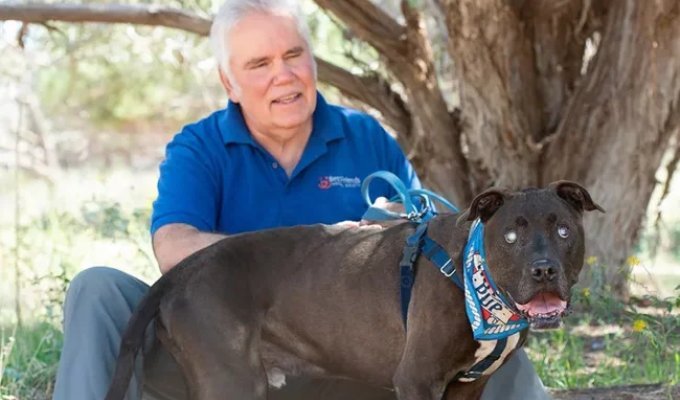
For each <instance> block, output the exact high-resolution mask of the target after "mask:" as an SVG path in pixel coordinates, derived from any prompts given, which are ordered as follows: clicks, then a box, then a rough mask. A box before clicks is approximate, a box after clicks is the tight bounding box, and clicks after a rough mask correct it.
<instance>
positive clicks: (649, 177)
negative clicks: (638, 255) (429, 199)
mask: <svg viewBox="0 0 680 400" xmlns="http://www.w3.org/2000/svg"><path fill="white" fill-rule="evenodd" d="M315 1H316V3H317V4H318V5H319V6H320V7H321V8H323V9H325V10H327V11H328V12H330V13H333V14H334V15H335V16H336V17H337V19H339V20H341V21H342V22H343V23H344V24H346V26H347V29H349V30H351V31H352V32H353V34H354V35H355V36H357V37H359V38H360V39H362V40H364V41H366V42H367V43H369V44H370V45H372V46H373V47H375V48H376V49H377V50H378V52H379V53H380V54H381V57H382V58H383V62H384V65H385V67H386V69H387V71H388V72H389V76H377V75H371V76H356V75H353V74H351V73H349V72H348V71H345V70H342V69H340V68H338V67H337V66H333V65H331V64H329V63H327V62H325V61H323V60H318V64H319V78H320V79H321V80H323V81H325V82H327V83H330V84H331V85H335V86H336V87H338V88H339V89H340V90H341V91H342V93H344V94H345V95H347V96H350V97H352V98H353V99H355V100H358V101H361V102H363V103H365V104H367V105H369V106H371V107H373V108H375V109H376V110H377V111H379V112H380V113H381V114H382V116H383V119H384V121H385V122H386V123H388V124H390V125H391V126H392V127H393V128H395V130H396V131H397V132H398V134H399V140H400V143H402V145H403V146H404V148H405V150H406V152H407V154H408V155H409V156H410V157H411V159H412V160H413V161H414V165H415V166H416V169H417V170H418V172H419V174H420V175H421V177H423V178H424V181H425V182H426V184H428V185H429V186H431V187H432V188H434V189H436V190H438V191H440V192H441V193H443V194H444V195H445V196H446V197H448V198H450V199H451V200H453V201H454V202H455V203H457V204H458V205H459V206H462V207H464V206H465V205H466V204H468V202H469V201H470V200H471V198H472V196H473V195H474V194H475V193H478V192H480V191H481V190H483V189H485V188H486V187H488V186H491V185H496V186H506V187H510V188H518V187H524V186H542V185H545V184H547V183H548V182H550V181H553V180H557V179H572V180H575V181H578V182H580V183H582V184H583V185H585V186H586V187H587V188H588V189H589V190H590V191H591V193H592V195H593V197H594V199H595V200H596V201H597V202H598V203H600V204H601V205H602V206H603V207H604V208H605V209H606V210H607V213H606V214H604V215H596V214H590V215H588V216H587V217H586V229H587V235H588V241H587V243H588V248H587V254H588V255H589V256H590V255H594V256H597V258H598V260H599V262H598V265H600V266H601V268H602V269H601V271H604V274H603V275H604V276H605V281H606V285H607V286H608V287H610V288H611V289H612V290H613V291H614V292H615V293H617V294H619V295H620V296H622V297H625V296H626V294H627V285H626V278H627V276H628V267H627V266H625V265H624V260H625V259H626V257H627V256H628V255H629V254H630V252H631V250H632V247H633V244H634V243H635V241H636V240H637V237H638V234H639V231H640V228H641V226H642V222H643V218H644V216H645V211H646V207H647V205H648V203H649V200H650V197H651V193H652V190H653V189H654V186H655V184H656V180H655V177H654V176H655V172H656V170H657V169H658V168H659V167H660V166H661V165H660V164H661V160H662V157H663V155H664V152H665V151H666V149H668V148H669V142H670V141H671V140H672V139H674V140H675V143H677V142H678V141H680V137H679V136H680V133H678V125H679V123H680V121H679V120H680V72H678V71H680V57H679V55H680V1H678V0H655V1H640V0H562V1H517V0H434V1H433V3H434V4H435V5H436V8H438V9H439V11H440V12H441V14H442V15H443V16H444V18H443V20H444V21H445V24H446V31H447V33H448V38H447V39H446V40H448V45H447V48H448V53H449V56H450V58H451V59H452V60H453V64H454V73H453V76H451V77H450V78H451V79H452V80H455V81H456V82H457V86H458V87H459V88H460V93H459V95H460V110H452V109H450V107H448V106H447V104H446V102H445V101H444V98H445V96H444V95H443V93H442V91H441V87H442V86H440V85H439V82H438V80H437V74H436V72H437V71H436V68H435V65H436V63H435V61H434V58H435V57H434V55H433V51H432V49H431V39H430V36H429V34H428V32H427V29H426V25H427V24H426V22H427V20H428V19H427V15H425V14H424V12H423V10H424V8H419V7H416V6H414V4H417V3H418V2H414V1H407V0H401V1H400V4H401V12H402V15H403V23H402V22H401V21H398V20H397V19H394V18H392V17H391V16H390V15H389V14H388V13H386V12H385V11H384V10H382V9H380V7H378V6H376V5H375V3H373V2H371V1H369V0H345V1H331V0H315ZM395 1H396V0H395ZM65 10H66V12H65ZM3 19H16V20H20V21H25V22H31V23H46V22H47V21H51V20H63V21H71V22H88V21H99V22H130V23H138V24H147V25H163V26H169V27H174V28H179V29H184V30H186V31H189V32H193V33H197V34H200V35H205V34H206V33H207V32H208V27H209V24H210V21H209V20H208V19H205V18H201V17H198V16H193V15H191V14H188V13H186V12H182V11H178V10H173V9H168V8H159V7H152V6H91V5H64V4H32V5H18V4H0V20H3ZM440 20H441V19H439V20H438V21H440ZM395 87H397V88H398V89H393V88H395ZM678 147H680V146H675V147H674V148H673V151H675V152H676V153H677V152H678V151H680V149H678ZM588 275H589V274H585V276H584V277H587V276H588ZM591 283H592V282H591Z"/></svg>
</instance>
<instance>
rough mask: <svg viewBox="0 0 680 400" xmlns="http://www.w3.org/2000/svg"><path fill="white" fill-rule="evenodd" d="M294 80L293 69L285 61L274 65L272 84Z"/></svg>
mask: <svg viewBox="0 0 680 400" xmlns="http://www.w3.org/2000/svg"><path fill="white" fill-rule="evenodd" d="M294 78H295V74H293V68H292V67H291V66H290V65H288V63H286V62H285V61H279V62H276V63H275V65H274V82H275V83H287V82H289V81H291V80H293V79H294Z"/></svg>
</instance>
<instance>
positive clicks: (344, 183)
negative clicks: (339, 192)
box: [319, 175, 361, 190]
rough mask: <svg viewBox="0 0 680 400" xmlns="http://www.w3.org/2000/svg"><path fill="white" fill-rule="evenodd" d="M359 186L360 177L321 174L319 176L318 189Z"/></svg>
mask: <svg viewBox="0 0 680 400" xmlns="http://www.w3.org/2000/svg"><path fill="white" fill-rule="evenodd" d="M360 186H361V179H359V178H358V177H356V176H355V177H354V178H350V177H347V176H331V175H329V176H322V177H321V178H319V189H322V190H327V189H330V188H332V187H341V188H357V187H360Z"/></svg>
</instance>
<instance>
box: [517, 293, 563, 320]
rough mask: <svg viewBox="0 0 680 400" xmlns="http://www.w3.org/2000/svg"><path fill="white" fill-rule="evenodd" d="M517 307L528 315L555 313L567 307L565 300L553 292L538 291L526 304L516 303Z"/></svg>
mask: <svg viewBox="0 0 680 400" xmlns="http://www.w3.org/2000/svg"><path fill="white" fill-rule="evenodd" d="M517 308H518V309H520V310H522V311H524V312H526V313H527V314H529V315H540V314H557V313H561V312H562V311H564V310H565V309H566V308H567V302H566V301H564V300H562V299H560V298H559V297H558V296H557V295H556V294H554V293H539V294H537V295H536V296H534V298H533V299H531V300H530V301H529V302H528V303H526V304H517Z"/></svg>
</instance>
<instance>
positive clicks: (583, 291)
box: [581, 288, 590, 299]
mask: <svg viewBox="0 0 680 400" xmlns="http://www.w3.org/2000/svg"><path fill="white" fill-rule="evenodd" d="M581 293H582V294H583V297H585V298H586V299H587V298H588V297H590V288H584V289H583V290H582V291H581Z"/></svg>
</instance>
